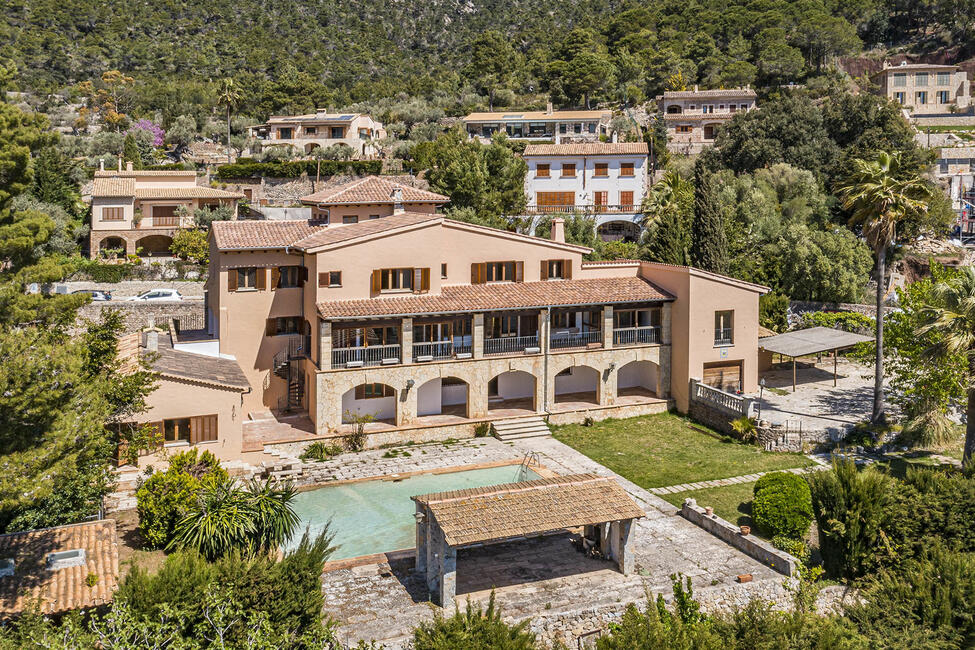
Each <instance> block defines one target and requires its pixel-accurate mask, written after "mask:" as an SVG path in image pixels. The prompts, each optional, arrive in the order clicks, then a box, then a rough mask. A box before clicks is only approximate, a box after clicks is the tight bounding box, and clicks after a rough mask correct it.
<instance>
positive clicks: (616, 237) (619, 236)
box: [596, 220, 641, 242]
mask: <svg viewBox="0 0 975 650" xmlns="http://www.w3.org/2000/svg"><path fill="white" fill-rule="evenodd" d="M640 230H641V228H640V226H639V224H636V223H633V222H632V221H623V220H613V221H604V222H603V223H601V224H599V226H597V228H596V234H598V235H599V238H600V239H602V240H603V241H629V242H635V241H639V240H640Z"/></svg>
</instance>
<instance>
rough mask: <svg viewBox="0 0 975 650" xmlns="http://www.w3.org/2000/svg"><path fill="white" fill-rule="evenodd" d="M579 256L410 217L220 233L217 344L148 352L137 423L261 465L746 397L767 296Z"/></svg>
mask: <svg viewBox="0 0 975 650" xmlns="http://www.w3.org/2000/svg"><path fill="white" fill-rule="evenodd" d="M589 252H590V249H588V248H586V247H583V246H577V245H574V244H571V243H567V242H566V241H565V234H564V223H563V221H562V220H561V219H555V220H554V223H553V227H552V236H551V238H548V239H543V238H538V237H532V236H527V235H521V234H516V233H512V232H507V231H504V230H497V229H493V228H488V227H484V226H480V225H473V224H469V223H462V222H459V221H453V220H451V219H448V218H445V217H444V216H443V215H440V214H437V213H434V212H432V211H431V212H412V211H407V210H404V209H403V208H402V207H396V208H394V209H393V212H392V214H390V215H388V216H382V217H380V218H374V219H366V220H363V221H360V222H358V223H340V222H337V221H336V220H335V219H332V220H331V221H325V220H321V219H318V220H315V219H313V220H302V221H224V222H215V223H214V224H213V226H212V229H211V233H210V260H211V261H210V275H209V279H208V287H207V296H208V297H207V305H206V313H207V331H208V333H207V335H206V336H202V335H201V336H196V337H189V338H187V337H185V336H182V335H180V334H178V333H176V332H170V333H166V332H163V333H161V335H160V333H159V332H150V333H149V335H148V336H146V337H145V343H144V344H145V345H146V346H147V347H149V348H150V349H152V350H153V351H154V352H156V355H155V361H154V363H155V365H156V369H157V371H158V373H159V376H160V380H161V383H160V387H159V389H158V390H157V391H156V392H155V393H154V394H153V395H152V396H151V397H150V406H151V409H150V411H149V414H148V416H147V419H148V420H150V421H152V422H154V423H156V425H157V426H158V427H159V429H160V430H161V432H162V433H163V434H164V438H165V444H166V446H167V447H178V446H193V445H206V448H207V449H209V450H210V451H212V452H213V453H214V454H216V455H217V456H218V457H219V458H220V459H221V460H224V461H242V462H244V463H247V464H251V465H259V464H260V463H261V462H265V461H268V460H273V458H272V457H270V456H269V455H268V452H269V449H268V447H271V446H273V445H275V444H282V443H303V442H307V441H311V440H320V439H329V438H335V437H339V436H344V435H347V434H348V433H349V432H350V431H351V429H352V427H353V426H354V424H353V423H354V422H356V421H358V420H362V419H366V420H370V422H369V423H367V424H366V425H365V431H366V434H367V437H368V444H369V445H370V446H376V445H380V444H387V443H394V442H406V441H410V440H413V441H422V440H437V439H446V438H451V437H452V438H459V437H464V436H471V435H473V434H474V431H475V428H476V427H478V426H479V425H480V426H484V424H485V423H488V424H490V423H491V422H494V421H497V420H502V419H511V418H518V417H529V416H532V417H538V416H543V417H546V418H547V419H548V420H549V421H550V422H553V423H557V422H569V421H581V420H582V419H584V418H586V417H592V418H594V419H602V418H606V417H628V416H632V415H640V414H646V413H654V412H659V411H662V410H665V409H667V408H670V407H671V406H675V407H676V408H677V409H679V410H681V411H686V410H687V408H688V400H689V383H690V381H691V380H692V379H699V380H703V381H704V382H705V383H709V384H711V385H714V386H718V387H721V388H723V389H725V390H728V391H739V390H740V391H745V392H747V391H752V390H755V389H756V384H757V378H758V298H759V295H760V294H762V293H763V292H764V291H765V287H761V286H758V285H754V284H750V283H747V282H742V281H739V280H735V279H732V278H728V277H724V276H721V275H716V274H712V273H707V272H704V271H700V270H697V269H693V268H688V267H679V266H670V265H667V264H658V263H650V262H641V261H629V260H618V261H599V262H590V261H586V260H585V255H586V254H587V253H589ZM154 458H155V455H150V456H147V457H145V458H144V461H143V462H144V463H149V462H152V461H153V459H154Z"/></svg>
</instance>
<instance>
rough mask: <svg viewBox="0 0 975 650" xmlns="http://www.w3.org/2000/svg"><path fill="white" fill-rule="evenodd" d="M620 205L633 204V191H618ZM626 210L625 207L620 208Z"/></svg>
mask: <svg viewBox="0 0 975 650" xmlns="http://www.w3.org/2000/svg"><path fill="white" fill-rule="evenodd" d="M620 205H622V206H627V205H633V192H632V191H631V192H620ZM621 209H623V210H626V209H627V208H621Z"/></svg>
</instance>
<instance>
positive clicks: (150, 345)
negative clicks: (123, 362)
mask: <svg viewBox="0 0 975 650" xmlns="http://www.w3.org/2000/svg"><path fill="white" fill-rule="evenodd" d="M146 350H147V351H149V352H159V330H154V329H152V330H149V331H148V332H146Z"/></svg>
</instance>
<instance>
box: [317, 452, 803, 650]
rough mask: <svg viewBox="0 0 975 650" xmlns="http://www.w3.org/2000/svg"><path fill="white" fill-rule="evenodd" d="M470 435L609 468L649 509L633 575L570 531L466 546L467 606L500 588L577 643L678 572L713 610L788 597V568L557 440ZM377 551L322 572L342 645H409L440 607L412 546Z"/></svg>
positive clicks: (545, 459)
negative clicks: (578, 545) (744, 549)
mask: <svg viewBox="0 0 975 650" xmlns="http://www.w3.org/2000/svg"><path fill="white" fill-rule="evenodd" d="M464 442H465V443H471V445H472V446H471V447H469V448H467V451H468V452H474V453H473V456H475V458H470V460H475V462H477V461H479V462H497V461H499V460H501V459H502V458H503V457H508V458H509V459H521V458H524V457H525V455H526V454H529V453H531V452H535V453H537V454H538V456H539V460H540V462H541V465H542V466H543V467H545V468H547V469H549V470H553V471H554V472H556V473H558V474H571V473H584V472H593V473H596V474H600V475H603V476H611V477H613V478H615V479H616V480H617V481H619V483H620V484H621V485H622V486H623V488H624V490H626V492H627V493H628V494H629V495H630V496H631V497H633V498H634V500H636V502H637V503H638V504H640V505H641V506H642V507H643V508H644V510H646V512H647V517H646V518H645V519H642V520H639V521H638V522H637V523H636V548H635V559H636V570H635V572H634V573H633V574H631V575H629V576H624V575H622V574H621V573H619V572H618V571H616V569H615V565H613V564H612V563H611V562H606V561H602V560H594V559H590V558H586V557H585V556H583V555H582V554H581V553H579V552H577V551H576V550H575V548H574V547H573V546H572V545H571V544H570V537H571V535H570V534H569V533H568V532H566V533H559V534H555V535H550V536H547V537H541V538H532V539H528V540H524V541H515V542H508V543H504V544H497V545H489V546H484V547H479V548H472V549H466V550H462V551H461V552H460V554H459V556H458V574H457V575H458V584H457V598H456V601H455V602H456V604H457V605H458V606H459V607H461V608H463V607H464V603H465V601H466V600H467V599H468V598H470V599H471V601H475V602H486V601H487V599H488V598H489V596H490V593H491V590H492V589H494V590H495V596H496V599H497V601H498V603H499V604H500V606H501V608H502V613H503V615H504V617H505V618H506V619H509V620H514V621H520V620H524V619H528V618H530V619H532V623H531V628H532V629H533V630H534V631H536V632H537V633H539V635H540V637H542V638H543V639H546V640H552V639H555V638H558V639H560V640H562V641H564V642H567V643H569V644H571V645H570V647H574V646H575V638H576V637H578V636H579V635H581V634H583V633H584V632H587V631H591V630H593V629H597V628H599V627H601V626H604V625H605V623H606V622H609V621H613V620H618V617H619V615H620V614H621V613H622V611H623V609H624V608H625V607H626V605H627V604H629V603H637V604H638V605H641V606H642V604H643V603H644V602H645V600H646V594H647V593H648V592H649V593H650V594H657V593H663V594H664V596H665V597H667V598H669V597H670V595H671V578H670V576H671V574H674V573H678V572H679V573H683V574H684V575H686V576H689V577H691V579H692V581H693V586H694V590H695V597H697V598H698V599H699V600H700V601H701V602H702V603H703V604H704V605H705V606H706V607H708V608H711V609H714V608H732V607H737V606H741V605H744V604H745V603H747V602H748V601H749V600H751V599H752V598H755V597H760V598H765V599H772V600H779V599H781V598H784V597H785V591H784V589H783V587H782V584H783V582H784V578H783V577H782V576H781V575H779V574H778V573H776V572H774V571H773V570H772V569H769V568H767V567H765V566H764V565H762V564H760V563H759V562H758V561H756V560H754V559H752V558H750V557H748V556H746V555H744V554H743V553H741V552H740V551H738V550H736V549H734V548H732V547H731V546H729V545H727V544H725V543H724V542H722V541H721V540H719V539H718V538H716V537H714V536H712V535H711V534H709V533H707V532H706V531H704V530H702V529H701V528H698V527H697V526H695V525H694V524H692V523H690V522H689V521H687V520H685V519H683V518H682V517H680V516H679V515H677V509H676V508H674V507H673V506H671V505H670V504H669V503H667V502H666V501H664V500H663V499H660V498H659V497H657V496H654V495H652V494H650V493H649V492H647V491H646V490H644V489H642V488H640V487H639V486H636V485H634V484H633V483H630V482H629V481H627V480H626V479H624V478H622V477H620V476H618V475H616V474H614V473H613V472H611V471H610V470H608V469H606V468H605V467H603V466H602V465H599V464H598V463H596V462H594V461H592V460H591V459H589V458H587V457H585V456H583V455H582V454H580V453H579V452H577V451H575V450H574V449H572V448H570V447H568V446H566V445H564V444H562V443H560V442H558V441H557V440H555V439H553V438H531V439H525V440H517V441H514V442H509V443H502V442H500V441H498V440H495V439H493V438H480V439H476V440H473V441H464ZM460 445H462V443H458V446H457V447H456V448H454V447H455V446H454V445H451V447H452V448H454V449H452V450H450V451H447V452H445V454H446V455H444V454H442V453H441V451H439V450H435V449H434V448H433V446H431V447H430V448H429V449H428V450H427V454H420V455H419V456H420V459H424V458H425V459H426V460H425V461H424V460H419V459H417V455H416V454H412V455H411V456H410V457H409V458H405V459H390V460H404V461H412V462H413V463H415V464H418V465H429V469H431V470H432V469H434V468H435V466H436V465H438V464H439V463H441V462H445V461H447V460H448V459H449V461H450V462H452V463H453V465H454V466H457V465H463V464H465V463H463V462H462V461H463V454H462V453H459V452H462V451H463V449H464V447H462V446H460ZM488 458H490V459H491V460H490V461H487V459H488ZM363 469H364V470H365V468H363ZM402 469H405V467H404V468H402ZM421 469H422V468H420V467H416V466H414V467H412V468H411V470H412V471H420V470H421ZM702 505H707V504H702ZM360 559H361V558H360ZM370 559H373V558H370ZM374 559H376V560H379V563H378V564H377V563H375V562H374V561H373V562H369V563H366V564H361V563H355V562H350V561H343V562H349V564H348V565H347V566H345V567H341V568H340V567H332V569H333V570H331V571H329V572H328V573H325V574H324V575H323V576H322V587H323V593H324V595H325V612H326V613H327V614H328V615H330V616H332V617H334V618H335V619H336V620H337V621H339V623H340V625H341V627H340V628H339V630H338V634H339V638H340V639H341V641H342V642H343V643H349V644H354V643H355V642H357V641H359V640H375V641H377V642H379V643H381V644H383V645H384V646H385V647H387V648H403V647H405V645H406V643H407V641H408V640H409V638H410V634H411V630H412V628H413V627H414V626H416V625H417V623H419V622H420V621H422V620H429V619H431V618H432V617H433V611H434V610H433V608H432V607H431V605H430V604H429V602H428V594H427V593H426V587H425V585H424V584H423V579H422V578H421V577H420V576H419V575H416V574H415V573H414V572H413V557H412V554H411V553H409V552H401V553H393V554H389V555H388V556H384V557H377V558H374ZM740 574H751V575H752V576H753V581H752V582H750V583H746V584H738V583H737V582H736V581H735V578H736V576H738V575H740ZM448 613H449V610H448Z"/></svg>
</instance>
